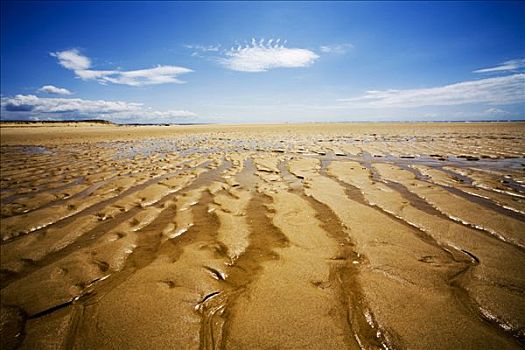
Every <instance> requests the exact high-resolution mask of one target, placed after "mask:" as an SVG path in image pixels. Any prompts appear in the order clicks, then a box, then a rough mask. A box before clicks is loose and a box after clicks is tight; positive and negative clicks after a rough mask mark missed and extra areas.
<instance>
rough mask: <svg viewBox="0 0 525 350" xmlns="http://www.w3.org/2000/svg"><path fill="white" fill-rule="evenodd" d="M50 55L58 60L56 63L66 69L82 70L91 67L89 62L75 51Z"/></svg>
mask: <svg viewBox="0 0 525 350" xmlns="http://www.w3.org/2000/svg"><path fill="white" fill-rule="evenodd" d="M50 55H51V56H53V57H56V58H58V63H59V64H60V65H61V66H63V67H64V68H67V69H71V70H82V69H88V68H89V67H91V60H90V59H89V58H87V57H86V56H84V55H81V54H80V52H79V51H78V50H77V49H71V50H65V51H59V52H51V53H50Z"/></svg>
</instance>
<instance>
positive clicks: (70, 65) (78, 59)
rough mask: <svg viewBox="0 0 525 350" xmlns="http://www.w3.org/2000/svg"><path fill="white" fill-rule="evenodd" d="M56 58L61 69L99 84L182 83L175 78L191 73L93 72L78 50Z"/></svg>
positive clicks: (183, 70) (156, 70) (168, 68)
mask: <svg viewBox="0 0 525 350" xmlns="http://www.w3.org/2000/svg"><path fill="white" fill-rule="evenodd" d="M51 55H52V56H54V57H57V58H58V63H59V64H60V65H62V66H63V67H65V68H67V69H70V70H73V71H74V72H75V75H76V76H77V77H79V78H80V79H82V80H96V81H98V82H99V83H100V84H108V83H112V84H121V85H129V86H145V85H157V84H168V83H178V84H181V83H184V82H183V81H181V80H179V79H178V78H177V77H178V76H179V75H180V74H184V73H190V72H193V71H192V70H191V69H189V68H184V67H177V66H161V65H159V66H157V67H154V68H149V69H139V70H130V71H121V70H95V69H90V68H91V61H90V59H89V58H88V57H86V56H82V55H81V54H80V53H79V52H78V50H74V49H73V50H66V51H60V52H55V53H51Z"/></svg>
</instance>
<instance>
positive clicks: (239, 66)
mask: <svg viewBox="0 0 525 350" xmlns="http://www.w3.org/2000/svg"><path fill="white" fill-rule="evenodd" d="M285 44H286V41H285V42H283V43H282V44H280V39H277V40H275V41H274V40H273V39H270V40H268V41H267V42H266V43H265V42H264V40H262V39H261V40H260V41H259V42H256V41H255V39H252V43H251V45H245V46H244V47H242V46H237V47H235V48H234V47H232V48H231V49H230V50H228V51H226V52H225V53H224V55H225V57H223V58H221V59H220V62H221V63H222V64H223V65H224V66H225V67H226V68H228V69H231V70H235V71H240V72H265V71H267V70H269V69H273V68H296V67H308V66H310V65H312V64H313V63H314V62H315V61H316V60H317V59H318V58H319V56H318V55H317V54H316V53H315V52H313V51H310V50H307V49H299V48H287V47H285V46H284V45H285Z"/></svg>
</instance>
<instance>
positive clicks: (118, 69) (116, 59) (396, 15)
mask: <svg viewBox="0 0 525 350" xmlns="http://www.w3.org/2000/svg"><path fill="white" fill-rule="evenodd" d="M0 13H1V21H0V26H1V32H0V39H1V40H0V48H1V50H0V58H1V61H0V73H1V78H0V80H1V107H0V111H1V118H2V120H12V119H17V120H21V119H22V120H56V119H61V120H65V119H68V120H69V119H106V120H110V121H113V122H117V123H210V122H211V123H282V122H290V123H293V122H316V121H319V122H322V121H326V122H340V121H348V122H352V121H398V120H403V121H414V120H417V121H437V120H442V121H448V120H523V119H525V2H523V1H522V2H505V1H493V2H475V1H468V2H453V1H445V2H439V1H435V2H413V1H410V2H379V1H377V2H326V1H324V2H151V1H150V2H140V1H132V2H125V1H115V2H110V1H85V2H60V1H52V2H37V1H27V2H24V1H16V2H9V1H2V2H1V12H0Z"/></svg>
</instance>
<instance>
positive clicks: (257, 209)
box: [0, 123, 525, 349]
mask: <svg viewBox="0 0 525 350" xmlns="http://www.w3.org/2000/svg"><path fill="white" fill-rule="evenodd" d="M0 136H1V148H0V155H1V176H0V184H1V189H0V199H1V204H2V205H1V221H0V222H1V225H0V238H1V245H0V252H1V256H0V272H1V275H0V277H1V279H0V297H1V308H0V339H1V342H2V344H1V347H2V349H16V348H22V349H93V348H98V349H120V348H131V349H150V348H156V349H299V348H301V349H305V348H306V349H346V348H348V349H476V348H483V349H519V348H523V347H524V346H525V268H524V266H525V158H524V157H525V123H468V124H467V123H398V124H396V123H391V124H388V123H383V124H382V123H369V124H366V123H357V124H300V125H293V124H285V125H284V124H283V125H194V126H142V127H134V126H116V125H82V126H78V125H77V126H71V125H64V126H60V125H53V126H46V125H42V126H38V127H32V126H10V125H3V126H1V127H0Z"/></svg>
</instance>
